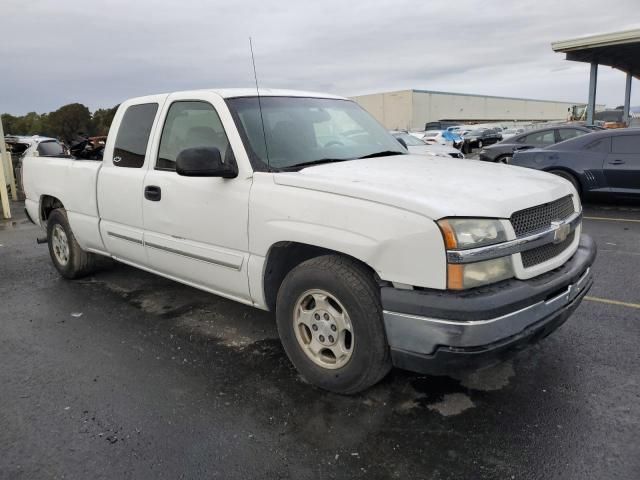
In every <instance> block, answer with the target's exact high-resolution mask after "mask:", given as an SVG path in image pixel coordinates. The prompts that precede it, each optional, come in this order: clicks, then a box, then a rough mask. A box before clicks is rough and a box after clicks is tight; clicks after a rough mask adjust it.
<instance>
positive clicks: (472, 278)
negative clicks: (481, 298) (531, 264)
mask: <svg viewBox="0 0 640 480" xmlns="http://www.w3.org/2000/svg"><path fill="white" fill-rule="evenodd" d="M511 277H513V266H512V264H511V257H510V256H509V257H501V258H494V259H493V260H486V261H484V262H476V263H466V264H459V265H454V264H449V266H448V271H447V288H449V289H451V290H464V289H466V288H473V287H479V286H480V285H486V284H488V283H495V282H499V281H501V280H506V279H507V278H511Z"/></svg>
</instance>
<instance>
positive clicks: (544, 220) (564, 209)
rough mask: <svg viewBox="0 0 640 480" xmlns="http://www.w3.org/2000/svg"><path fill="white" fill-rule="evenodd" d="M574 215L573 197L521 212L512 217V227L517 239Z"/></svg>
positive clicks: (569, 196) (568, 196)
mask: <svg viewBox="0 0 640 480" xmlns="http://www.w3.org/2000/svg"><path fill="white" fill-rule="evenodd" d="M573 213H574V207H573V198H572V195H567V196H566V197H563V198H560V199H558V200H555V201H553V202H549V203H543V204H542V205H536V206H535V207H530V208H525V209H524V210H519V211H517V212H515V213H514V214H513V215H511V225H512V226H513V230H514V231H515V233H516V236H517V237H524V236H527V235H531V234H533V233H537V232H540V231H543V230H546V229H548V228H549V227H550V226H551V222H554V221H559V220H565V219H566V218H568V217H569V216H571V215H572V214H573Z"/></svg>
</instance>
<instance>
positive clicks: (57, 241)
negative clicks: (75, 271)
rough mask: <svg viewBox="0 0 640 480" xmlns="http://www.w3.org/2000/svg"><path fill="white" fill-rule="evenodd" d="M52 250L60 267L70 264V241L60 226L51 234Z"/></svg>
mask: <svg viewBox="0 0 640 480" xmlns="http://www.w3.org/2000/svg"><path fill="white" fill-rule="evenodd" d="M51 248H52V250H53V255H54V256H55V257H56V260H57V261H58V263H59V264H60V265H66V264H67V263H69V241H68V239H67V234H66V232H65V231H64V228H62V226H61V225H59V224H56V225H54V226H53V230H52V232H51Z"/></svg>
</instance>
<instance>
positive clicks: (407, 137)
mask: <svg viewBox="0 0 640 480" xmlns="http://www.w3.org/2000/svg"><path fill="white" fill-rule="evenodd" d="M391 134H392V135H393V136H394V137H396V138H397V139H398V140H401V141H402V145H404V146H405V147H406V148H407V150H409V153H415V154H417V155H433V156H437V157H453V158H464V154H463V153H462V152H461V151H460V150H458V149H457V148H454V147H449V146H447V145H439V144H437V143H435V144H431V145H428V144H426V143H425V142H424V141H422V140H420V139H418V138H416V137H415V136H413V135H411V134H409V133H405V132H397V131H394V132H391Z"/></svg>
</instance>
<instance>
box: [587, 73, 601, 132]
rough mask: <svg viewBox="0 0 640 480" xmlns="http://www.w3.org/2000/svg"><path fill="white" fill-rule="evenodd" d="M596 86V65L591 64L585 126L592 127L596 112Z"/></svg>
mask: <svg viewBox="0 0 640 480" xmlns="http://www.w3.org/2000/svg"><path fill="white" fill-rule="evenodd" d="M597 86H598V64H597V63H592V64H591V74H590V75H589V104H588V105H587V125H593V117H594V114H595V111H596V88H597Z"/></svg>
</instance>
